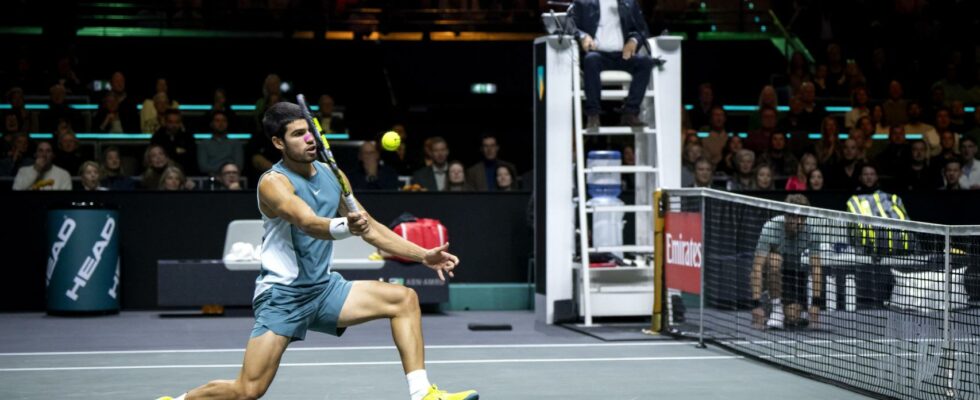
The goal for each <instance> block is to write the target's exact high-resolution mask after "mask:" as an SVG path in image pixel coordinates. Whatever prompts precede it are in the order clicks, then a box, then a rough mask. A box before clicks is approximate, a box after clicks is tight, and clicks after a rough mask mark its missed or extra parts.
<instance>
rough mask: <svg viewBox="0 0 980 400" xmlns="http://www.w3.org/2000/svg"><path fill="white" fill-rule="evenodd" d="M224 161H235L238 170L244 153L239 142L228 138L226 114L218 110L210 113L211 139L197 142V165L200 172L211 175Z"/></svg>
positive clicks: (216, 171) (243, 158)
mask: <svg viewBox="0 0 980 400" xmlns="http://www.w3.org/2000/svg"><path fill="white" fill-rule="evenodd" d="M226 162H233V163H235V165H237V166H238V168H239V170H240V169H241V168H242V166H244V165H245V154H244V149H243V148H242V144H241V143H239V142H238V141H237V140H231V139H228V116H226V115H225V113H223V112H220V111H219V112H214V113H211V139H210V140H204V141H201V142H200V143H197V167H198V168H199V169H200V171H201V173H202V174H207V175H213V174H215V173H218V172H219V171H220V168H221V165H222V164H224V163H226ZM239 172H240V171H239Z"/></svg>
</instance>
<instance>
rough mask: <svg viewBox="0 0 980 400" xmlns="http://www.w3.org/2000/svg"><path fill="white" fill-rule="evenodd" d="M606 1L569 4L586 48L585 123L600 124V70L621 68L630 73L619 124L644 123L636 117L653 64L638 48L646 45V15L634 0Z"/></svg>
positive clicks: (592, 126) (591, 126)
mask: <svg viewBox="0 0 980 400" xmlns="http://www.w3.org/2000/svg"><path fill="white" fill-rule="evenodd" d="M608 4H612V3H608ZM608 4H607V3H601V4H600V3H599V2H598V1H585V0H575V1H573V3H572V5H571V7H569V8H568V20H569V22H571V27H572V29H573V32H574V35H575V38H576V39H578V40H579V43H580V44H581V46H582V51H583V52H585V54H584V55H583V56H582V69H583V72H584V74H583V75H584V78H585V107H584V108H585V115H586V120H587V122H586V126H587V128H588V129H596V128H598V127H599V111H601V108H600V105H599V97H600V96H599V92H600V91H601V89H602V84H601V82H600V81H599V73H600V72H602V71H603V70H622V71H626V72H629V73H630V75H632V76H633V79H632V81H631V82H630V90H629V93H628V95H627V97H626V101H625V105H624V106H623V108H622V118H621V119H620V124H621V125H625V126H643V125H645V124H644V123H643V121H641V120H640V118H639V113H640V103H641V102H642V101H643V97H644V95H645V93H646V90H647V86H649V83H650V71H651V70H652V69H653V64H654V60H653V58H651V57H650V56H649V55H647V54H644V53H641V52H639V51H638V50H641V49H643V48H644V47H648V44H647V38H648V37H650V32H649V31H648V29H647V24H646V18H644V17H643V12H642V11H641V10H640V5H639V4H637V2H636V1H635V0H620V1H619V2H618V3H617V4H618V7H614V8H609V7H607V5H608ZM617 17H618V18H617ZM647 50H650V49H649V48H648V49H647Z"/></svg>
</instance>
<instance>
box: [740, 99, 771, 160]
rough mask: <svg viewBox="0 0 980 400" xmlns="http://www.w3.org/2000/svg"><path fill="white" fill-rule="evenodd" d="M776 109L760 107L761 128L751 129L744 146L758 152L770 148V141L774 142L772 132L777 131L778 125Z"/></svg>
mask: <svg viewBox="0 0 980 400" xmlns="http://www.w3.org/2000/svg"><path fill="white" fill-rule="evenodd" d="M777 122H778V120H777V118H776V109H775V108H770V107H766V108H761V109H759V128H758V129H755V130H751V131H749V137H748V138H746V139H745V143H744V146H745V148H747V149H750V150H752V151H754V152H756V153H762V152H765V151H766V150H769V143H770V142H772V134H773V133H775V132H776V125H777Z"/></svg>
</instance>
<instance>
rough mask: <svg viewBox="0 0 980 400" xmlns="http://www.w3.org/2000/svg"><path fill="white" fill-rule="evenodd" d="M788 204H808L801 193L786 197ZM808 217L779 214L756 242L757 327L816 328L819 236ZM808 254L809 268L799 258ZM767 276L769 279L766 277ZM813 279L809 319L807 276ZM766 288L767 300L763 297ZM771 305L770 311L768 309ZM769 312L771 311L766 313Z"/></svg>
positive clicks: (819, 293) (819, 298) (820, 297)
mask: <svg viewBox="0 0 980 400" xmlns="http://www.w3.org/2000/svg"><path fill="white" fill-rule="evenodd" d="M785 201H786V202H787V203H791V204H798V205H801V206H809V205H810V201H809V200H807V198H806V197H805V196H803V195H802V194H791V195H789V196H786V200H785ZM812 225H813V224H808V223H807V219H806V217H804V216H802V215H795V214H790V213H787V214H784V215H777V216H775V217H773V218H772V219H770V220H769V221H767V222H766V224H765V225H763V227H762V232H761V233H760V234H759V241H758V243H757V244H756V249H755V259H754V260H753V262H752V274H751V277H750V281H751V285H752V301H753V303H754V306H753V309H752V325H753V326H754V327H755V328H757V329H765V328H767V327H768V328H775V329H782V328H784V327H785V326H791V327H796V326H799V327H803V326H807V325H809V326H810V327H815V326H816V324H817V322H818V319H819V316H820V306H822V305H823V294H822V290H821V289H822V286H821V283H822V281H823V279H822V274H821V271H820V256H819V253H820V252H819V251H818V248H819V243H818V239H819V238H818V237H817V236H818V235H817V233H816V232H815V231H816V229H815V228H814V226H812ZM805 253H809V259H810V263H809V267H807V266H806V265H801V264H802V263H801V262H800V260H801V259H802V258H803V257H805V256H806V255H805ZM764 275H766V276H767V279H765V280H763V276H764ZM808 276H810V277H812V278H813V301H812V302H811V304H810V308H809V310H808V314H809V315H808V318H807V319H803V318H802V311H803V308H804V307H806V304H807V277H808ZM763 287H765V288H766V289H767V290H768V296H766V297H767V298H768V299H766V298H763ZM767 308H768V310H767ZM767 311H769V312H767Z"/></svg>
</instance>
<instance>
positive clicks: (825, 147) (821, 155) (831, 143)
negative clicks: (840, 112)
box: [815, 115, 841, 165]
mask: <svg viewBox="0 0 980 400" xmlns="http://www.w3.org/2000/svg"><path fill="white" fill-rule="evenodd" d="M839 134H840V130H839V128H838V125H837V118H834V117H832V116H829V115H828V116H826V117H824V119H823V123H822V124H820V141H819V142H817V144H816V148H815V150H816V151H815V153H816V155H817V163H818V164H820V165H834V164H837V162H838V161H839V160H840V155H841V146H840V137H839V136H838V135H839Z"/></svg>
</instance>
